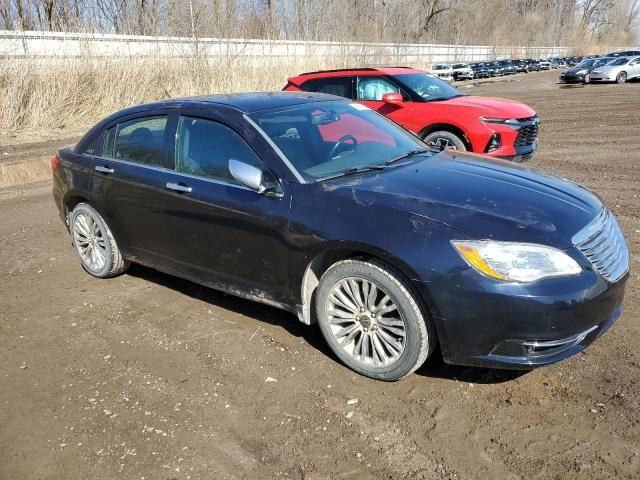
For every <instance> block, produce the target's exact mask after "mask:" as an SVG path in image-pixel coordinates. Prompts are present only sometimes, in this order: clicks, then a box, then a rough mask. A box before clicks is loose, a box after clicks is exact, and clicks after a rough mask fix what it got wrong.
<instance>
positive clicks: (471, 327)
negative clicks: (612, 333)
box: [421, 269, 628, 369]
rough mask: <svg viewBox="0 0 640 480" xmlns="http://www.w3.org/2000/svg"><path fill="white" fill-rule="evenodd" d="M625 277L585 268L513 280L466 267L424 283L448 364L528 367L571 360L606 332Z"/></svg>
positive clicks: (616, 315)
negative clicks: (569, 273) (530, 279)
mask: <svg viewBox="0 0 640 480" xmlns="http://www.w3.org/2000/svg"><path fill="white" fill-rule="evenodd" d="M627 278H628V273H627V274H626V275H625V276H623V277H622V278H621V279H620V280H619V281H617V282H616V283H613V284H611V283H609V282H607V281H606V280H604V279H603V278H602V277H601V276H600V275H598V274H596V273H595V272H593V270H585V271H583V273H582V274H581V275H579V276H576V277H566V278H556V279H548V280H544V281H540V282H535V283H533V284H514V283H504V282H498V281H494V280H491V279H488V278H485V277H483V276H482V275H480V274H479V273H477V272H476V271H475V270H472V269H467V270H464V271H462V272H459V273H457V274H455V275H453V276H451V277H449V278H447V279H443V280H440V281H437V282H430V283H424V284H421V286H422V287H423V292H424V293H425V298H426V299H427V302H428V303H429V304H430V306H431V308H432V310H433V319H434V322H435V324H436V330H437V332H438V337H439V340H440V344H441V348H442V353H443V357H444V360H445V361H446V362H447V363H452V364H458V365H472V366H483V367H493V368H511V369H530V368H534V367H537V366H541V365H547V364H550V363H554V362H557V361H560V360H563V359H565V358H567V357H570V356H571V355H574V354H576V353H578V352H580V351H582V350H583V349H585V348H586V347H587V346H588V345H589V344H591V343H592V342H593V341H594V340H595V339H596V338H598V337H599V336H600V335H602V334H603V333H604V332H605V331H607V329H608V328H609V327H610V326H611V325H612V324H613V323H614V322H615V321H616V320H617V319H618V318H619V316H620V314H621V311H622V301H623V298H624V290H625V283H626V280H627Z"/></svg>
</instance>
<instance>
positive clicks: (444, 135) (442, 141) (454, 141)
mask: <svg viewBox="0 0 640 480" xmlns="http://www.w3.org/2000/svg"><path fill="white" fill-rule="evenodd" d="M422 139H423V140H424V142H425V143H426V144H427V145H429V146H431V147H437V148H442V149H443V150H447V149H452V150H467V146H466V144H465V143H464V141H463V140H462V138H460V137H459V136H458V135H456V134H455V133H452V132H449V131H447V130H438V131H436V132H431V133H429V134H427V135H424V136H423V137H422Z"/></svg>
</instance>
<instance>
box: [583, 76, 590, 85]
mask: <svg viewBox="0 0 640 480" xmlns="http://www.w3.org/2000/svg"><path fill="white" fill-rule="evenodd" d="M584 83H585V84H587V83H591V75H589V74H588V73H587V74H586V75H585V76H584Z"/></svg>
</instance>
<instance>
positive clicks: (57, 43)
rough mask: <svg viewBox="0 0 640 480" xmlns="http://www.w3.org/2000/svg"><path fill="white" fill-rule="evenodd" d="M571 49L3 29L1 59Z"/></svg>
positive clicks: (367, 60)
mask: <svg viewBox="0 0 640 480" xmlns="http://www.w3.org/2000/svg"><path fill="white" fill-rule="evenodd" d="M570 53H571V49H570V48H569V47H515V46H486V45H483V46H481V45H434V44H398V43H354V42H311V41H309V42H307V41H291V40H246V39H221V38H199V39H197V40H194V39H192V38H185V37H143V36H133V35H112V34H88V33H58V32H19V31H3V30H0V57H3V58H11V57H13V58H25V57H29V58H33V57H41V58H55V57H71V58H73V57H84V56H92V57H127V56H136V57H137V56H154V55H155V56H158V55H159V56H169V57H187V56H193V55H194V54H197V55H203V56H227V57H229V56H230V57H256V58H257V57H288V58H296V57H306V58H309V57H317V58H331V57H333V58H336V57H337V58H340V57H343V58H349V59H352V60H357V61H358V62H360V63H361V64H369V65H370V64H391V63H402V64H418V63H423V64H424V63H439V62H441V63H450V62H456V61H466V62H470V61H483V60H491V59H500V58H547V57H551V56H556V55H568V54H570Z"/></svg>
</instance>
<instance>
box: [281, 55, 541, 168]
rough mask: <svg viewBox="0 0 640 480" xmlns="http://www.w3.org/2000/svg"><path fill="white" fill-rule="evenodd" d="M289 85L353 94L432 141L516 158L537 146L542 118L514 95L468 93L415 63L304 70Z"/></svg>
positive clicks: (522, 157)
mask: <svg viewBox="0 0 640 480" xmlns="http://www.w3.org/2000/svg"><path fill="white" fill-rule="evenodd" d="M284 90H304V91H308V92H321V93H330V94H333V95H339V96H341V97H347V98H351V99H353V100H357V101H358V102H360V103H362V104H364V105H366V106H367V107H369V108H372V109H373V110H376V111H378V112H380V113H382V114H384V115H386V116H388V117H389V118H391V119H392V120H394V121H395V122H397V123H399V124H400V125H402V126H403V127H405V128H406V129H407V130H410V131H412V132H413V133H415V134H416V135H418V136H419V137H420V138H422V139H423V140H424V141H425V142H427V143H428V144H430V145H433V146H438V147H441V148H454V149H457V150H470V151H473V152H477V153H486V154H488V155H491V156H495V157H501V158H506V159H510V160H514V161H519V162H522V161H526V160H529V159H530V158H532V157H533V155H534V153H535V151H536V144H537V137H538V123H539V120H538V117H537V115H536V112H535V111H534V110H533V109H532V108H531V107H529V106H527V105H525V104H523V103H520V102H516V101H513V100H505V99H500V98H490V97H476V96H470V95H464V94H463V93H462V92H460V91H459V90H457V89H456V88H454V87H452V86H451V85H449V84H448V83H446V82H443V81H442V80H440V79H438V78H436V77H435V76H433V75H430V74H428V73H426V72H423V71H421V70H416V69H412V68H401V67H395V68H359V69H347V70H326V71H319V72H310V73H303V74H301V75H298V76H296V77H291V78H290V79H289V82H288V83H287V85H286V86H285V87H284Z"/></svg>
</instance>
